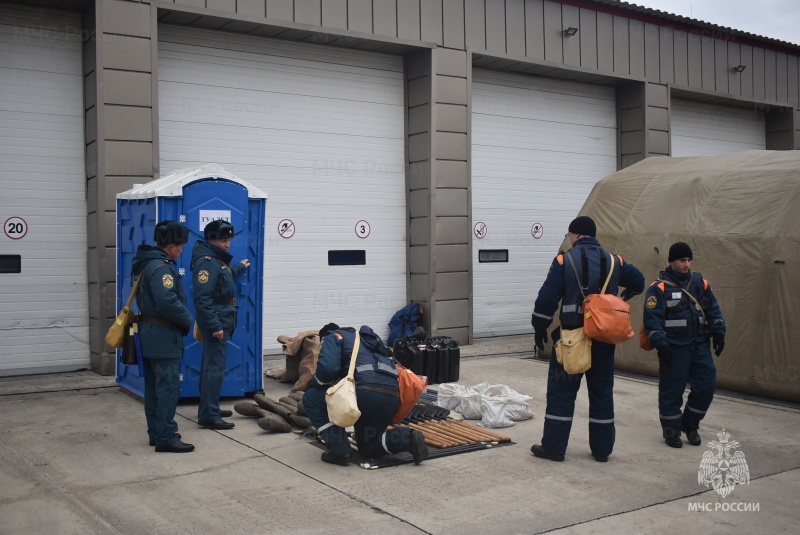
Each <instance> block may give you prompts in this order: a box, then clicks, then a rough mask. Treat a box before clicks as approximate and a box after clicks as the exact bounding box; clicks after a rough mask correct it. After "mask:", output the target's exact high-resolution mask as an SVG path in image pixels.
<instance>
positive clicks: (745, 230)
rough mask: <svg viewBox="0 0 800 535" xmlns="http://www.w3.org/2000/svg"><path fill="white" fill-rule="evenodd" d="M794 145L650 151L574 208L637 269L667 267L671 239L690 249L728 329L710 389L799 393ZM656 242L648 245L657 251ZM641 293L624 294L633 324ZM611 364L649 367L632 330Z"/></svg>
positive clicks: (799, 182)
mask: <svg viewBox="0 0 800 535" xmlns="http://www.w3.org/2000/svg"><path fill="white" fill-rule="evenodd" d="M798 207H800V153H798V152H797V151H788V152H783V151H781V152H778V151H745V152H740V153H734V154H728V155H723V156H700V157H691V158H649V159H647V160H645V161H643V162H641V163H638V164H636V165H633V166H631V167H629V168H627V169H624V170H622V171H619V172H617V173H615V174H613V175H611V176H608V177H606V178H605V179H603V180H601V181H600V182H599V183H598V184H597V185H596V186H595V188H594V189H593V190H592V193H591V194H590V195H589V198H588V199H587V201H586V204H585V205H584V207H583V209H582V210H581V214H582V215H588V216H590V217H592V218H594V219H595V221H596V222H597V228H598V239H599V240H600V243H601V244H602V245H603V246H604V247H605V248H606V249H608V250H609V251H613V252H614V253H618V254H621V255H623V256H624V257H625V259H626V261H629V262H631V263H633V264H634V265H635V266H636V267H638V268H639V269H640V270H641V271H642V273H643V274H644V275H645V279H646V280H648V282H647V284H649V283H650V282H652V281H653V280H655V278H656V277H657V276H658V273H659V272H660V271H661V270H662V269H664V267H665V266H666V265H667V258H666V256H667V251H668V250H669V247H670V245H671V244H673V243H674V242H676V241H684V242H686V243H688V244H689V245H690V246H691V247H692V250H693V252H694V262H693V266H692V267H693V270H694V271H696V272H699V273H702V274H703V277H704V278H705V279H707V280H708V281H709V283H710V284H711V287H712V289H713V291H714V294H715V295H716V296H717V299H718V301H719V303H720V307H721V309H722V313H723V316H724V317H725V321H726V325H727V329H728V333H727V336H726V345H725V351H724V352H723V354H722V355H721V356H720V357H718V358H717V357H715V361H716V364H717V385H718V387H719V388H723V389H728V390H733V391H736V392H742V393H746V394H753V395H759V396H766V397H770V398H776V399H782V400H785V401H792V402H798V401H800V380H798V373H799V371H798V369H799V366H800V357H799V356H798V354H797V348H798V347H800V329H798V328H797V325H796V324H795V323H794V320H795V319H796V318H798V317H800V301H798V299H797V296H798V295H800V210H798ZM656 249H657V250H656ZM643 302H644V300H643V297H642V296H639V297H636V298H634V299H633V300H632V301H631V308H632V311H633V314H632V315H633V323H634V327H635V329H636V330H637V332H638V330H639V326H640V325H641V321H642V306H643ZM616 355H617V368H618V369H620V370H624V371H630V372H636V373H643V374H647V375H654V376H657V375H658V358H657V356H656V354H655V352H654V351H652V352H646V351H643V350H641V349H640V348H639V344H638V337H637V338H633V339H631V340H629V341H627V342H625V343H624V344H620V345H619V346H618V347H617V353H616Z"/></svg>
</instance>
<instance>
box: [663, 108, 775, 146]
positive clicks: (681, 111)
mask: <svg viewBox="0 0 800 535" xmlns="http://www.w3.org/2000/svg"><path fill="white" fill-rule="evenodd" d="M670 128H671V129H672V155H673V156H712V155H715V154H728V153H731V152H739V151H743V150H764V149H766V148H767V141H766V128H765V118H764V113H763V112H758V111H753V110H745V109H739V108H729V107H726V106H716V105H713V104H703V103H700V102H690V101H687V100H673V101H672V121H671V123H670Z"/></svg>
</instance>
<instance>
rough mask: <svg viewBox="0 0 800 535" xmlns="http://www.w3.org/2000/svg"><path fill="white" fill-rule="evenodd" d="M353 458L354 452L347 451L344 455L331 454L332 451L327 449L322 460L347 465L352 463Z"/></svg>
mask: <svg viewBox="0 0 800 535" xmlns="http://www.w3.org/2000/svg"><path fill="white" fill-rule="evenodd" d="M352 458H353V454H352V453H345V454H344V455H331V452H329V451H326V452H325V453H323V454H322V462H325V463H329V464H338V465H339V466H347V465H348V464H350V459H352Z"/></svg>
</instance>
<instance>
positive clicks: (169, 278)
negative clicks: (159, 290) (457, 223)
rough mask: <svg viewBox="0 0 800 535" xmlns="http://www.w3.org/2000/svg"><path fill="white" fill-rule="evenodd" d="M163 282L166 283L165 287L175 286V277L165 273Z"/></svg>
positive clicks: (162, 278)
mask: <svg viewBox="0 0 800 535" xmlns="http://www.w3.org/2000/svg"><path fill="white" fill-rule="evenodd" d="M161 284H163V285H164V288H172V287H173V286H175V279H173V278H172V275H169V274H167V275H164V276H163V277H161Z"/></svg>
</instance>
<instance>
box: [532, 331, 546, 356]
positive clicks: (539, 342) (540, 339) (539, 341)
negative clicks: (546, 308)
mask: <svg viewBox="0 0 800 535" xmlns="http://www.w3.org/2000/svg"><path fill="white" fill-rule="evenodd" d="M533 339H534V341H535V342H536V347H538V348H539V351H544V344H545V342H547V331H546V330H544V329H542V330H541V331H536V334H534V335H533Z"/></svg>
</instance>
